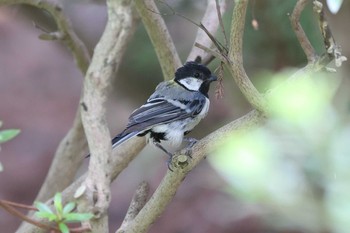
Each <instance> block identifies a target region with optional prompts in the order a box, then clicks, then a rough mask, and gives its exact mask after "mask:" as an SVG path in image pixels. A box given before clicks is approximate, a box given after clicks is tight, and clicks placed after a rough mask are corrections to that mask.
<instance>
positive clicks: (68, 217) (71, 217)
mask: <svg viewBox="0 0 350 233" xmlns="http://www.w3.org/2000/svg"><path fill="white" fill-rule="evenodd" d="M93 216H94V215H93V214H90V213H69V214H65V215H64V218H65V222H82V221H87V220H89V219H91V218H92V217H93Z"/></svg>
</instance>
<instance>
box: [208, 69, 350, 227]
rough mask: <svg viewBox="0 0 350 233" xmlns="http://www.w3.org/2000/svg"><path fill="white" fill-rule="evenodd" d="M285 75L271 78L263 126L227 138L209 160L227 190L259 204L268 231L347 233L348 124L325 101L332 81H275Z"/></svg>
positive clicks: (320, 78) (319, 78) (321, 77)
mask: <svg viewBox="0 0 350 233" xmlns="http://www.w3.org/2000/svg"><path fill="white" fill-rule="evenodd" d="M289 76H290V73H289V72H283V73H279V74H277V75H274V76H273V79H272V80H274V81H273V82H272V83H271V86H274V87H275V88H274V89H273V93H271V95H270V96H271V98H269V103H270V104H271V105H270V106H271V113H272V114H271V117H270V118H269V120H268V121H267V122H266V124H265V125H264V126H262V127H259V128H256V129H254V130H252V131H250V132H246V133H243V132H238V133H234V134H232V135H231V136H230V137H228V138H227V140H226V141H225V142H224V143H223V145H222V146H220V148H218V150H217V154H215V155H213V156H211V157H209V159H210V162H211V164H212V165H213V167H214V168H215V169H217V171H218V172H219V173H220V174H221V175H222V176H223V177H224V178H225V180H226V181H227V190H226V191H227V192H229V193H231V194H232V195H233V196H234V197H238V198H239V199H241V200H243V201H246V202H252V203H255V204H259V205H261V206H264V207H266V209H267V211H268V214H266V215H264V216H263V217H266V221H267V222H268V223H269V224H270V225H271V226H273V227H276V228H288V227H293V229H295V228H300V229H302V230H304V231H308V232H309V231H310V232H327V231H330V232H339V233H340V232H347V231H348V229H349V228H350V221H349V216H350V203H349V201H348V200H349V199H350V186H349V184H348V181H349V180H350V169H349V165H350V156H349V155H350V148H349V146H348V143H349V142H348V140H349V138H350V122H349V121H347V120H346V117H344V116H341V115H340V114H339V113H338V112H337V111H336V110H335V109H334V108H333V106H332V104H331V99H332V96H333V95H334V93H335V91H336V89H337V87H338V85H339V81H340V79H336V78H335V77H334V74H332V76H331V77H330V76H329V75H326V74H323V73H317V74H314V75H313V77H306V76H305V77H298V78H295V77H294V78H292V79H291V80H288V81H287V83H286V82H284V84H280V81H279V80H284V79H286V77H289ZM276 83H277V84H276Z"/></svg>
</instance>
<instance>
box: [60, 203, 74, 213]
mask: <svg viewBox="0 0 350 233" xmlns="http://www.w3.org/2000/svg"><path fill="white" fill-rule="evenodd" d="M74 208H75V203H74V202H69V203H68V204H67V205H65V206H64V208H63V215H65V214H68V213H70V212H71V211H72V210H73V209H74Z"/></svg>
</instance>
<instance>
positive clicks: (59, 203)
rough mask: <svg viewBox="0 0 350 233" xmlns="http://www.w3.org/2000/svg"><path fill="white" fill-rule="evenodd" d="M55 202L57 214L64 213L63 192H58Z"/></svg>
mask: <svg viewBox="0 0 350 233" xmlns="http://www.w3.org/2000/svg"><path fill="white" fill-rule="evenodd" d="M53 203H54V205H55V208H56V211H57V214H59V215H62V194H61V193H56V194H55V197H54V200H53Z"/></svg>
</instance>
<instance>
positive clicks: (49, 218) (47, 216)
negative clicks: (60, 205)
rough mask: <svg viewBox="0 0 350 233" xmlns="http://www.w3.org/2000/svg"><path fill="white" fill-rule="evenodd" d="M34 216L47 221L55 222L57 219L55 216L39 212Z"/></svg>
mask: <svg viewBox="0 0 350 233" xmlns="http://www.w3.org/2000/svg"><path fill="white" fill-rule="evenodd" d="M35 216H36V217H38V218H46V219H48V220H49V221H56V219H57V216H56V214H53V213H49V212H41V211H39V212H35Z"/></svg>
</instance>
